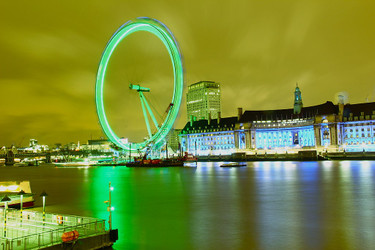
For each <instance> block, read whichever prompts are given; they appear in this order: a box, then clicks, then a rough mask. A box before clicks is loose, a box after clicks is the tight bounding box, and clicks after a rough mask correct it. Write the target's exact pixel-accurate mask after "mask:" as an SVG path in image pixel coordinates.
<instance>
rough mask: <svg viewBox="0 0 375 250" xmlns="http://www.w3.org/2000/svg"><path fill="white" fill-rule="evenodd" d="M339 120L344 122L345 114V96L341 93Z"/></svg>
mask: <svg viewBox="0 0 375 250" xmlns="http://www.w3.org/2000/svg"><path fill="white" fill-rule="evenodd" d="M338 106H339V121H340V122H342V120H343V116H344V96H343V95H339V103H338Z"/></svg>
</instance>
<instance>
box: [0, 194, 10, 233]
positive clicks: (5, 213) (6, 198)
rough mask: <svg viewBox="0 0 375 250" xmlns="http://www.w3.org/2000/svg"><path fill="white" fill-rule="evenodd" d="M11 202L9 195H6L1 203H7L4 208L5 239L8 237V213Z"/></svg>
mask: <svg viewBox="0 0 375 250" xmlns="http://www.w3.org/2000/svg"><path fill="white" fill-rule="evenodd" d="M9 201H10V198H9V197H8V195H5V196H4V197H3V198H2V199H1V202H4V203H5V206H4V237H7V212H8V202H9Z"/></svg>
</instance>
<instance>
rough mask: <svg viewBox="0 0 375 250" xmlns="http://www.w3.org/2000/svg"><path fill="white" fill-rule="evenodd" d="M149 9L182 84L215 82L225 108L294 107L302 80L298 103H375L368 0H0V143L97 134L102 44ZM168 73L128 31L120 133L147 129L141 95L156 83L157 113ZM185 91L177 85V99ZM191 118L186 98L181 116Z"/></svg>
mask: <svg viewBox="0 0 375 250" xmlns="http://www.w3.org/2000/svg"><path fill="white" fill-rule="evenodd" d="M139 16H147V17H152V18H155V19H158V20H160V21H161V22H163V23H164V24H166V25H167V26H168V27H169V28H170V30H171V31H172V32H173V34H174V36H175V37H176V39H177V41H178V43H179V45H180V49H181V52H182V55H183V57H184V66H185V89H186V87H187V86H188V85H189V84H192V83H194V82H197V81H200V80H211V81H216V82H219V83H221V86H222V115H223V116H233V115H235V114H236V109H237V107H243V108H244V109H245V110H246V109H279V108H291V107H292V105H293V92H294V88H295V85H296V82H298V85H299V87H300V89H301V91H302V98H303V103H304V106H310V105H317V104H321V103H324V102H326V101H335V95H336V94H337V93H339V92H346V93H347V94H348V101H349V102H350V103H359V102H365V101H366V100H368V101H374V99H375V70H374V68H375V49H374V47H375V3H374V2H373V1H309V2H307V1H306V2H305V1H280V0H274V1H250V0H246V1H222V0H216V1H201V0H199V1H196V0H190V1H176V0H173V1H156V0H154V1H141V0H140V1H111V0H108V1H87V0H86V1H71V0H65V1H53V0H52V1H51V0H41V1H24V0H21V1H1V3H0V23H1V26H0V27H1V33H0V56H1V60H0V86H1V99H0V100H1V104H2V105H1V110H2V112H1V113H2V115H1V118H0V128H1V130H0V131H1V132H0V145H6V146H10V145H11V144H15V145H23V146H25V145H27V144H28V141H29V139H30V138H35V139H38V140H39V143H41V144H49V145H53V144H54V143H62V144H66V143H69V142H75V143H77V141H80V142H81V143H86V142H87V140H88V139H90V138H99V137H101V136H104V135H103V133H102V131H101V128H100V125H99V123H98V118H97V115H96V108H95V98H94V90H95V78H96V71H97V68H98V62H99V60H100V57H101V53H102V51H103V50H104V48H105V46H106V43H107V41H108V40H109V39H110V37H111V36H112V34H113V33H114V32H115V31H116V30H117V28H118V27H120V26H121V25H122V24H123V23H125V22H126V21H128V20H130V19H133V18H135V17H139ZM172 76H173V75H172V70H171V64H170V59H169V56H168V54H167V52H166V49H165V48H164V47H163V45H162V43H161V42H160V41H158V40H157V39H156V38H155V37H153V36H152V35H150V34H147V33H145V34H144V33H137V34H134V35H132V36H130V37H128V38H126V39H125V40H124V41H123V42H122V43H121V44H120V46H119V48H118V49H117V50H116V51H115V55H114V56H113V58H112V60H111V64H110V66H109V69H108V75H107V79H108V83H106V87H105V100H106V110H107V113H108V119H109V120H110V121H111V124H112V125H113V129H114V130H115V131H116V133H117V134H118V135H119V136H124V137H129V138H130V139H131V140H137V139H139V138H141V137H142V136H143V135H146V132H145V131H146V129H145V124H144V121H143V116H142V115H140V112H141V108H140V102H139V100H138V97H137V93H135V92H132V91H130V90H129V89H128V84H129V83H136V84H141V85H143V86H146V87H150V88H151V92H150V95H149V100H150V102H151V103H152V105H153V106H155V108H156V109H157V110H159V115H158V116H159V117H163V113H164V111H165V109H166V108H167V106H168V103H169V98H171V91H172V87H171V86H172V84H173V78H172ZM185 95H186V91H185V92H184V96H185ZM185 123H186V103H185V99H183V102H182V105H181V110H180V116H179V118H178V121H177V123H176V125H177V128H182V127H183V126H184V124H185Z"/></svg>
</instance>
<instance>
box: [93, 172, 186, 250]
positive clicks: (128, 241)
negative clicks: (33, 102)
mask: <svg viewBox="0 0 375 250" xmlns="http://www.w3.org/2000/svg"><path fill="white" fill-rule="evenodd" d="M93 173H94V174H95V175H94V176H92V181H91V182H90V189H91V191H90V196H91V197H90V202H91V207H92V212H93V216H94V217H97V218H106V219H108V212H107V211H106V204H104V201H105V200H108V182H109V181H111V185H112V186H113V187H114V191H113V192H112V206H114V207H115V210H114V211H113V212H112V218H113V223H112V227H113V228H114V229H116V228H117V229H118V230H119V241H118V242H117V243H116V244H115V246H114V248H116V249H124V248H125V247H126V248H127V249H139V248H147V249H149V248H154V249H165V248H164V247H165V246H168V249H181V244H184V246H185V247H188V248H189V245H190V244H191V243H190V240H189V226H188V225H186V224H185V220H181V218H187V217H188V216H189V204H188V202H187V200H186V199H185V198H184V196H185V195H184V192H185V191H186V189H187V187H186V186H184V185H183V184H182V182H181V176H180V173H179V171H178V170H177V169H175V170H173V169H156V168H155V169H151V168H150V169H136V168H125V167H113V168H98V169H96V170H95V171H94V172H93ZM150 229H151V230H150ZM165 235H168V238H165Z"/></svg>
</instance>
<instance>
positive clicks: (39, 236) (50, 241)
mask: <svg viewBox="0 0 375 250" xmlns="http://www.w3.org/2000/svg"><path fill="white" fill-rule="evenodd" d="M4 216H6V217H5V218H4ZM0 234H1V235H0V249H2V250H8V249H61V248H69V247H73V246H74V249H99V248H103V247H109V246H111V245H112V244H113V243H114V242H115V241H116V240H117V238H118V237H117V230H106V221H105V220H102V219H96V218H90V217H83V216H74V215H62V214H49V213H47V214H45V216H44V217H43V213H42V212H37V211H23V212H22V214H21V211H20V210H17V209H8V210H7V211H4V208H1V209H0Z"/></svg>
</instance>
